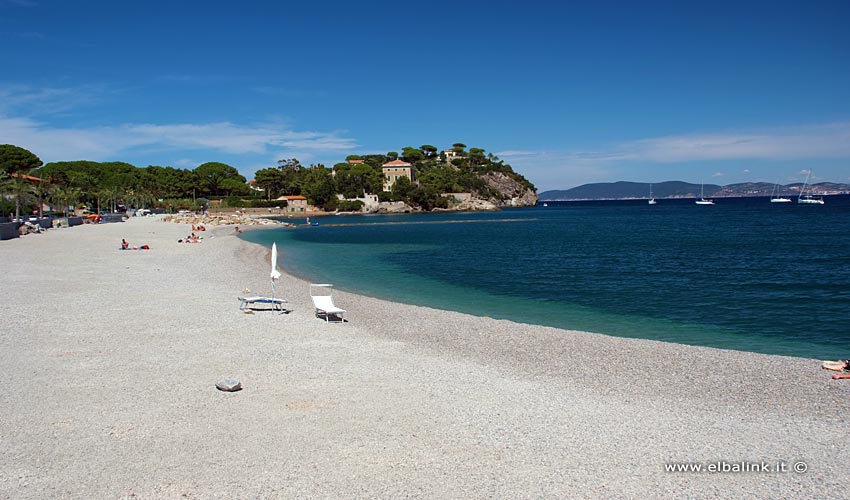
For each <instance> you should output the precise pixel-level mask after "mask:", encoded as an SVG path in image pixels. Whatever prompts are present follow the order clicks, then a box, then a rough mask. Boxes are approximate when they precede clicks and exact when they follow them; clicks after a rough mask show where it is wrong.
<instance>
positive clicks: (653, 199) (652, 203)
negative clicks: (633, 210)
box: [647, 184, 658, 205]
mask: <svg viewBox="0 0 850 500" xmlns="http://www.w3.org/2000/svg"><path fill="white" fill-rule="evenodd" d="M647 203H649V204H650V205H655V204H657V203H658V202H657V201H655V198H653V197H652V184H650V185H649V201H648V202H647Z"/></svg>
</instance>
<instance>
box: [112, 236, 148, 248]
mask: <svg viewBox="0 0 850 500" xmlns="http://www.w3.org/2000/svg"><path fill="white" fill-rule="evenodd" d="M150 249H151V247H150V246H148V245H142V246H140V247H131V246H130V244H129V243H127V240H125V239H124V238H121V248H119V250H150Z"/></svg>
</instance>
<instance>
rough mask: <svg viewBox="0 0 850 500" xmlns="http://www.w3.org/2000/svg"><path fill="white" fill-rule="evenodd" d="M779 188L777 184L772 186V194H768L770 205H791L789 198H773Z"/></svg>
mask: <svg viewBox="0 0 850 500" xmlns="http://www.w3.org/2000/svg"><path fill="white" fill-rule="evenodd" d="M778 187H779V182H778V181H777V183H776V184H774V185H773V192H772V193H770V202H771V203H791V198H785V197H783V196H775V195H776V188H778Z"/></svg>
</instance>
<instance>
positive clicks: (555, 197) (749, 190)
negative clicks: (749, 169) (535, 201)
mask: <svg viewBox="0 0 850 500" xmlns="http://www.w3.org/2000/svg"><path fill="white" fill-rule="evenodd" d="M651 185H652V195H653V196H654V197H655V198H698V197H699V195H700V185H699V184H691V183H689V182H681V181H666V182H659V183H657V184H656V183H652V184H651ZM802 186H803V183H801V182H798V183H795V184H788V185H786V186H782V185H780V186H779V189H778V192H777V194H785V195H794V196H796V195H798V194H799V193H800V188H801V187H802ZM649 187H650V184H649V183H647V182H627V181H618V182H597V183H592V184H584V185H581V186H578V187H574V188H572V189H566V190H551V191H544V192H542V193H540V194H539V197H540V201H566V200H628V199H641V198H649ZM773 187H774V185H773V184H771V183H768V182H743V183H739V184H729V185H727V186H719V185H717V184H706V185H705V187H704V190H705V196H706V197H714V198H722V197H745V196H770V195H771V193H773ZM812 190H813V192H814V193H815V194H848V193H850V185H848V184H838V183H834V182H821V183H819V184H814V185H813V186H812Z"/></svg>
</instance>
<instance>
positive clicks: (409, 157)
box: [401, 146, 425, 163]
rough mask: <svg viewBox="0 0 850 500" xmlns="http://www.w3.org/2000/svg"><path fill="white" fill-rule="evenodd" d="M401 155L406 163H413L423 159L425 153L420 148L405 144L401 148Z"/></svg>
mask: <svg viewBox="0 0 850 500" xmlns="http://www.w3.org/2000/svg"><path fill="white" fill-rule="evenodd" d="M401 156H402V158H404V161H406V162H408V163H415V162H417V161H422V160H424V159H425V153H424V152H423V151H422V150H421V149H416V148H414V147H410V146H407V147H405V148H403V149H402V150H401Z"/></svg>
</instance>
